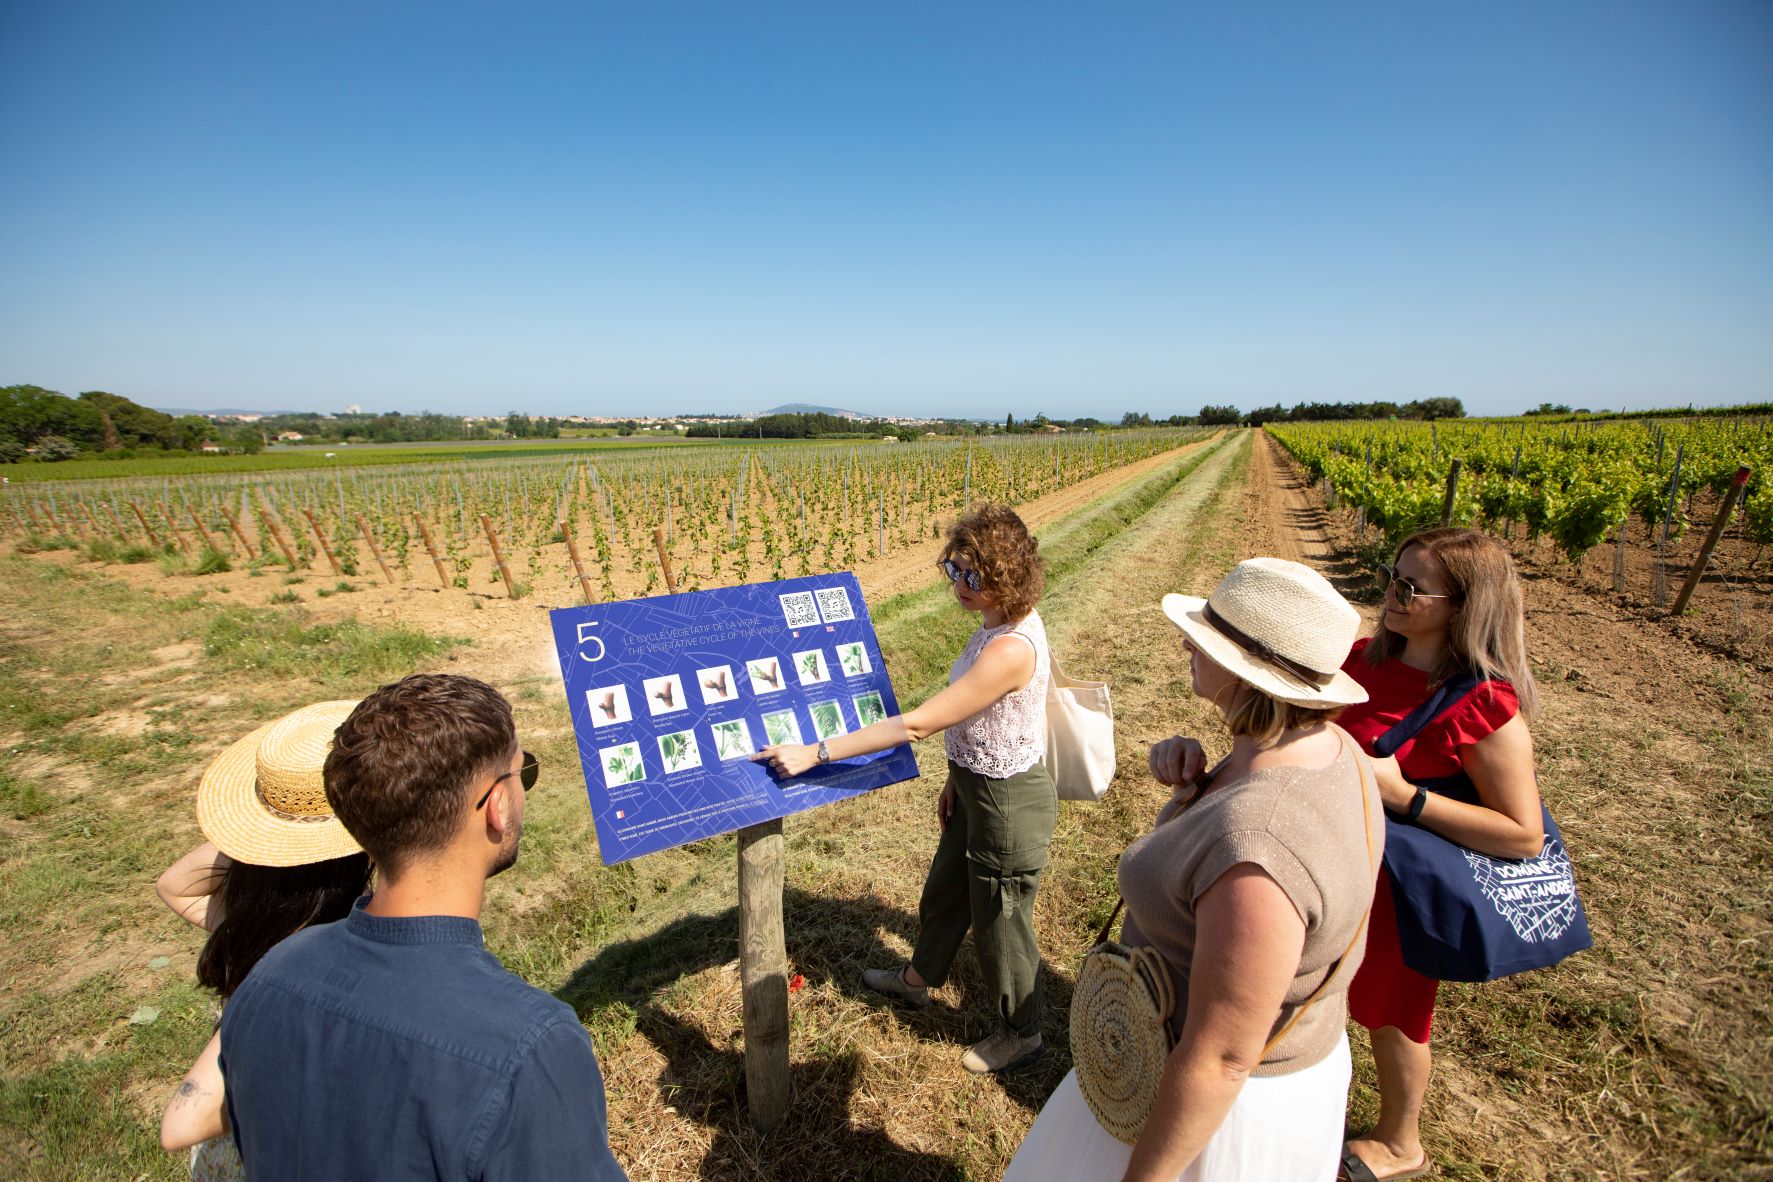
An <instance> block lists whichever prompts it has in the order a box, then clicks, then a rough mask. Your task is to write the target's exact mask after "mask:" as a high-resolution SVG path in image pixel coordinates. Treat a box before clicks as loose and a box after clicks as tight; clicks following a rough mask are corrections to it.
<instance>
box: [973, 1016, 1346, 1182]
mask: <svg viewBox="0 0 1773 1182" xmlns="http://www.w3.org/2000/svg"><path fill="white" fill-rule="evenodd" d="M1352 1074H1353V1066H1352V1061H1351V1060H1350V1059H1349V1055H1348V1035H1347V1034H1344V1035H1343V1036H1342V1037H1341V1038H1340V1039H1339V1040H1338V1041H1337V1043H1336V1049H1335V1050H1333V1051H1331V1052H1330V1053H1329V1055H1328V1056H1326V1057H1325V1058H1324V1059H1323V1061H1322V1062H1320V1063H1317V1064H1315V1065H1313V1066H1311V1067H1307V1068H1306V1069H1305V1070H1303V1071H1295V1072H1293V1073H1292V1074H1291V1075H1257V1076H1251V1077H1250V1078H1249V1079H1247V1080H1245V1081H1244V1086H1243V1089H1242V1090H1241V1091H1240V1092H1238V1094H1237V1099H1236V1100H1234V1101H1232V1104H1231V1111H1230V1112H1227V1113H1226V1114H1225V1119H1224V1120H1223V1121H1221V1122H1220V1124H1219V1128H1218V1130H1217V1131H1215V1132H1214V1133H1213V1136H1212V1139H1211V1140H1209V1141H1208V1142H1207V1144H1206V1147H1205V1148H1203V1149H1202V1150H1201V1151H1200V1156H1198V1157H1196V1158H1195V1159H1194V1162H1193V1163H1192V1164H1191V1165H1190V1166H1189V1167H1188V1168H1187V1169H1185V1170H1183V1171H1182V1172H1181V1173H1180V1174H1178V1175H1176V1182H1333V1180H1334V1179H1335V1177H1336V1170H1337V1167H1338V1165H1339V1164H1340V1162H1341V1157H1342V1133H1343V1119H1344V1117H1345V1116H1346V1114H1347V1109H1348V1083H1349V1079H1350V1077H1351V1076H1352ZM1132 1155H1133V1147H1132V1146H1131V1145H1123V1144H1121V1142H1119V1141H1117V1140H1116V1139H1115V1138H1114V1135H1113V1134H1112V1133H1110V1132H1108V1131H1107V1130H1106V1129H1104V1128H1103V1127H1102V1126H1101V1125H1099V1124H1097V1123H1096V1117H1095V1115H1094V1114H1093V1113H1091V1112H1090V1106H1089V1105H1088V1104H1086V1103H1084V1098H1083V1093H1082V1092H1081V1091H1079V1090H1078V1087H1077V1072H1075V1071H1072V1072H1068V1073H1067V1074H1066V1076H1065V1078H1064V1080H1063V1081H1061V1082H1060V1084H1059V1090H1058V1091H1056V1092H1054V1093H1053V1095H1052V1098H1051V1099H1049V1100H1048V1101H1047V1103H1046V1107H1044V1108H1042V1109H1041V1110H1040V1116H1039V1117H1037V1118H1036V1119H1035V1122H1034V1127H1033V1128H1031V1129H1029V1130H1028V1136H1027V1137H1026V1138H1024V1139H1023V1141H1022V1145H1021V1148H1019V1149H1017V1150H1016V1157H1015V1160H1014V1161H1012V1162H1010V1168H1009V1170H1008V1172H1006V1173H1005V1174H1004V1176H1003V1177H1004V1182H1049V1180H1050V1182H1077V1180H1078V1179H1095V1178H1104V1179H1109V1180H1110V1182H1112V1179H1115V1178H1119V1177H1120V1176H1121V1174H1122V1173H1124V1172H1125V1170H1126V1168H1127V1160H1128V1159H1129V1158H1131V1157H1132Z"/></svg>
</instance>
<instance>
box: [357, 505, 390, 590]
mask: <svg viewBox="0 0 1773 1182" xmlns="http://www.w3.org/2000/svg"><path fill="white" fill-rule="evenodd" d="M357 529H358V531H359V532H361V533H362V534H363V540H364V541H366V542H368V543H369V552H370V553H371V554H373V555H375V558H376V565H377V566H379V567H381V568H382V577H383V578H384V579H387V580H388V585H389V586H390V587H392V586H393V585H394V572H393V571H391V570H389V569H388V560H387V559H385V558H383V557H382V548H381V547H380V546H378V545H376V536H375V535H374V534H372V533H370V532H369V522H367V521H365V520H363V514H361V513H359V514H357Z"/></svg>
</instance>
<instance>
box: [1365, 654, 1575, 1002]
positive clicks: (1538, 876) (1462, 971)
mask: <svg viewBox="0 0 1773 1182" xmlns="http://www.w3.org/2000/svg"><path fill="white" fill-rule="evenodd" d="M1477 685H1478V682H1477V678H1475V677H1473V676H1472V675H1471V674H1469V673H1464V674H1460V675H1459V676H1458V677H1454V678H1452V679H1450V680H1448V681H1447V682H1445V683H1443V684H1442V685H1441V687H1440V688H1439V689H1438V690H1437V691H1436V692H1435V693H1434V694H1432V695H1431V696H1430V697H1429V698H1428V700H1427V701H1425V702H1423V703H1422V704H1421V705H1420V706H1418V707H1416V709H1414V710H1412V711H1411V712H1410V713H1409V715H1407V716H1406V717H1405V718H1403V719H1402V720H1401V721H1399V722H1398V724H1397V725H1396V726H1394V727H1392V728H1391V729H1390V730H1388V731H1386V732H1385V733H1384V734H1383V735H1380V736H1379V738H1378V739H1377V740H1376V741H1375V742H1374V743H1373V754H1374V755H1375V756H1377V757H1379V758H1381V759H1383V758H1385V757H1386V756H1388V755H1394V754H1396V752H1397V749H1398V748H1399V747H1401V746H1403V745H1404V743H1406V742H1408V741H1409V740H1410V739H1412V738H1414V737H1415V736H1416V733H1417V732H1418V731H1420V730H1421V729H1422V728H1423V727H1425V726H1427V725H1428V724H1429V723H1430V722H1432V721H1433V720H1434V719H1436V718H1438V717H1440V715H1441V714H1442V713H1443V712H1445V711H1446V710H1448V709H1449V708H1451V707H1452V706H1454V705H1456V704H1457V703H1458V702H1459V701H1460V700H1461V699H1462V698H1464V697H1465V696H1466V695H1467V694H1469V693H1471V691H1472V690H1474V689H1476V688H1477ZM1416 783H1418V784H1419V785H1420V786H1421V787H1423V788H1426V789H1428V790H1429V791H1430V792H1436V793H1440V794H1441V795H1443V796H1450V797H1452V798H1453V799H1455V800H1463V801H1466V802H1468V803H1474V804H1475V803H1477V800H1478V794H1477V788H1476V786H1475V785H1473V784H1472V782H1471V779H1470V778H1469V777H1468V776H1466V775H1464V774H1463V773H1461V774H1459V775H1456V776H1447V777H1444V778H1442V779H1436V780H1423V781H1416ZM1540 807H1541V808H1544V805H1543V804H1541V806H1540ZM1544 819H1545V846H1544V848H1543V849H1541V850H1540V851H1539V854H1538V856H1537V857H1533V858H1522V859H1518V860H1517V859H1513V858H1493V857H1491V856H1490V855H1488V854H1480V853H1477V852H1476V851H1474V850H1468V849H1466V848H1465V847H1464V846H1461V845H1457V844H1455V843H1453V842H1451V841H1448V840H1447V839H1446V838H1444V837H1442V836H1440V834H1438V833H1435V832H1433V831H1431V830H1429V829H1426V828H1424V827H1422V826H1421V825H1418V824H1415V823H1413V822H1411V821H1407V820H1404V819H1403V818H1401V817H1396V816H1392V815H1391V814H1390V813H1387V814H1386V817H1385V871H1386V873H1387V874H1389V875H1390V876H1391V896H1392V899H1393V901H1394V902H1395V904H1396V907H1397V933H1398V942H1399V944H1400V945H1402V948H1403V955H1404V963H1405V964H1407V965H1409V966H1410V967H1411V968H1413V969H1415V970H1416V971H1417V972H1419V973H1421V974H1422V975H1423V976H1425V977H1434V978H1437V979H1438V980H1442V981H1492V980H1495V979H1496V978H1497V977H1507V976H1510V975H1512V974H1514V973H1524V972H1526V971H1527V970H1528V969H1542V968H1545V967H1547V966H1549V965H1554V964H1556V963H1557V962H1558V961H1560V960H1563V959H1564V958H1565V957H1566V956H1569V955H1571V954H1572V953H1576V952H1581V951H1582V950H1583V949H1584V948H1587V947H1589V946H1590V945H1591V944H1593V942H1594V941H1593V940H1592V939H1591V938H1590V936H1589V934H1588V917H1587V916H1586V915H1585V914H1583V911H1582V900H1581V899H1579V898H1577V896H1576V879H1575V877H1574V875H1572V874H1571V872H1570V855H1569V853H1568V852H1567V851H1566V850H1565V849H1564V839H1563V836H1562V834H1560V833H1559V832H1558V827H1557V823H1556V822H1554V821H1553V820H1552V819H1551V813H1550V811H1549V810H1547V811H1546V813H1545V818H1544Z"/></svg>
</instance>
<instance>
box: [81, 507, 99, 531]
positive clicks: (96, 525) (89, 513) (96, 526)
mask: <svg viewBox="0 0 1773 1182" xmlns="http://www.w3.org/2000/svg"><path fill="white" fill-rule="evenodd" d="M80 512H82V513H84V514H86V520H87V521H88V522H89V523H90V524H91V526H92V536H93V537H95V538H96V537H98V535H99V533H100V532H101V531H100V529H99V523H98V518H96V517H94V516H93V515H92V507H91V506H90V505H88V504H87V503H86V502H85V501H81V502H80Z"/></svg>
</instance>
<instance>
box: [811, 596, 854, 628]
mask: <svg viewBox="0 0 1773 1182" xmlns="http://www.w3.org/2000/svg"><path fill="white" fill-rule="evenodd" d="M813 594H814V595H815V596H817V597H818V600H819V614H820V615H822V616H824V617H825V622H826V623H827V624H837V623H841V622H842V621H844V620H853V619H855V618H856V613H855V610H854V609H852V608H851V607H850V593H849V592H848V591H845V590H844V589H843V588H842V587H821V588H819V590H817V591H815V592H813Z"/></svg>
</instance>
